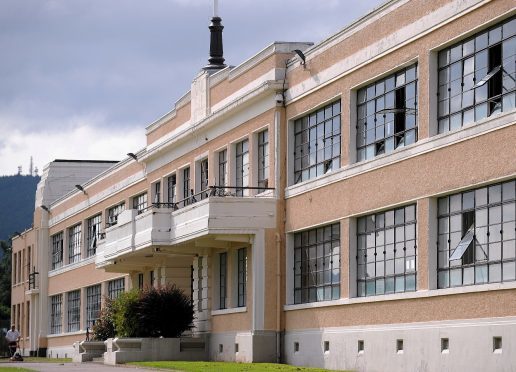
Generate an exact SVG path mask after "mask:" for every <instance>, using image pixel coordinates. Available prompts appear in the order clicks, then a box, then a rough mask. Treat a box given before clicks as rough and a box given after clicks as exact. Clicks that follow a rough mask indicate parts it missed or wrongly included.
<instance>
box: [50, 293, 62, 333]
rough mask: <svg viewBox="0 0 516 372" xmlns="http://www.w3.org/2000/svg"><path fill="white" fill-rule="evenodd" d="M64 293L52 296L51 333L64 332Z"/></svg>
mask: <svg viewBox="0 0 516 372" xmlns="http://www.w3.org/2000/svg"><path fill="white" fill-rule="evenodd" d="M62 305H63V295H61V294H58V295H55V296H51V297H50V333H51V334H58V333H61V332H62V323H63V306H62Z"/></svg>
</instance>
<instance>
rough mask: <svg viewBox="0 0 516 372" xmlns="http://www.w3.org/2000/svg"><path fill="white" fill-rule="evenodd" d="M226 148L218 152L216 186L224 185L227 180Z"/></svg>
mask: <svg viewBox="0 0 516 372" xmlns="http://www.w3.org/2000/svg"><path fill="white" fill-rule="evenodd" d="M227 165H228V150H222V151H221V152H219V182H218V186H226V181H227Z"/></svg>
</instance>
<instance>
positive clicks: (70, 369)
mask: <svg viewBox="0 0 516 372" xmlns="http://www.w3.org/2000/svg"><path fill="white" fill-rule="evenodd" d="M2 367H23V368H28V369H32V370H34V371H38V372H88V371H95V372H149V371H153V372H156V369H148V368H140V367H126V366H107V365H105V364H100V363H30V362H16V363H15V362H12V363H0V372H1V371H2Z"/></svg>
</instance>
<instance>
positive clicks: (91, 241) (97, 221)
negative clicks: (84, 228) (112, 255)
mask: <svg viewBox="0 0 516 372" xmlns="http://www.w3.org/2000/svg"><path fill="white" fill-rule="evenodd" d="M101 224H102V215H101V214H97V215H96V216H94V217H91V218H89V219H88V249H87V252H86V254H87V256H88V257H90V256H93V255H95V253H96V251H97V244H98V241H99V239H100V235H101V231H100V225H101Z"/></svg>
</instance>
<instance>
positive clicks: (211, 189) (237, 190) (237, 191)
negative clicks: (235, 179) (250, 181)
mask: <svg viewBox="0 0 516 372" xmlns="http://www.w3.org/2000/svg"><path fill="white" fill-rule="evenodd" d="M247 190H249V191H258V193H257V194H255V195H246V191H247ZM270 190H274V188H273V187H238V186H208V188H207V189H204V190H202V191H199V192H197V193H194V190H193V189H192V190H190V195H188V196H187V197H185V198H183V199H181V200H178V201H177V202H168V203H152V204H151V205H149V206H148V207H147V208H145V209H142V210H141V211H140V214H141V213H143V212H145V211H147V210H149V209H153V208H159V209H160V208H168V209H173V210H174V211H177V210H178V209H181V208H184V207H187V206H189V205H192V204H195V203H197V202H199V201H201V200H203V199H207V198H210V197H247V196H252V197H260V194H261V193H262V192H265V191H270Z"/></svg>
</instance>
